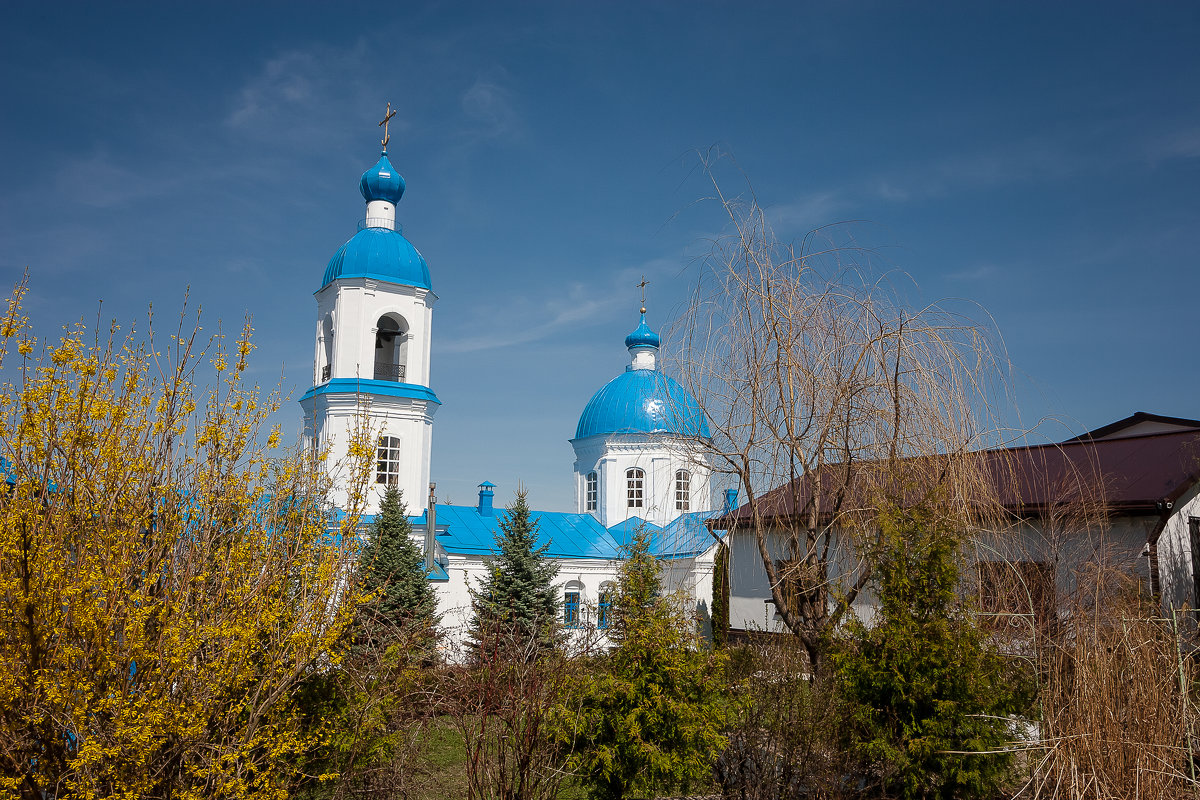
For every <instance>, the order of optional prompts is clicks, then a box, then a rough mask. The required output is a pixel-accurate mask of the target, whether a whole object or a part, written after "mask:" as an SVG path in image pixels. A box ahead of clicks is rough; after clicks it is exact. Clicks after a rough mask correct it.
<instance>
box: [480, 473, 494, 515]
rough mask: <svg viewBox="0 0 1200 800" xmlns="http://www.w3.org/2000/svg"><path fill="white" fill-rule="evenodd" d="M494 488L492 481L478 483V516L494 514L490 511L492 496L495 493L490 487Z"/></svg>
mask: <svg viewBox="0 0 1200 800" xmlns="http://www.w3.org/2000/svg"><path fill="white" fill-rule="evenodd" d="M495 488H496V484H494V483H492V482H491V481H484V482H483V483H481V484H479V508H478V510H479V516H481V517H491V516H495V512H493V511H492V498H493V497H494V496H495V494H496V493H495V492H493V491H492V489H495Z"/></svg>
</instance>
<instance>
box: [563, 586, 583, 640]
mask: <svg viewBox="0 0 1200 800" xmlns="http://www.w3.org/2000/svg"><path fill="white" fill-rule="evenodd" d="M582 598H583V584H582V583H580V582H579V581H571V582H570V583H568V584H567V586H566V589H565V590H564V591H563V625H564V626H565V627H568V628H578V627H579V626H580V624H581V623H582V622H583V609H582V607H581V606H580V601H581V599H582Z"/></svg>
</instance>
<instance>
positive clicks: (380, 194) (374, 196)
mask: <svg viewBox="0 0 1200 800" xmlns="http://www.w3.org/2000/svg"><path fill="white" fill-rule="evenodd" d="M358 189H359V191H361V192H362V196H363V198H364V199H365V200H366V201H367V202H368V203H369V202H371V201H372V200H386V201H387V202H389V203H391V204H392V205H396V204H397V203H399V202H400V198H401V197H403V196H404V178H402V177H401V176H400V173H399V172H397V171H396V168H395V167H393V166H392V162H391V161H388V157H387V150H384V151H383V152H382V153H380V154H379V161H377V162H376V163H375V166H373V167H371V168H370V169H369V170H367V171H366V172H364V173H363V175H362V180H360V181H359V182H358Z"/></svg>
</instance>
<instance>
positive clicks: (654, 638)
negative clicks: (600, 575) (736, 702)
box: [573, 530, 725, 800]
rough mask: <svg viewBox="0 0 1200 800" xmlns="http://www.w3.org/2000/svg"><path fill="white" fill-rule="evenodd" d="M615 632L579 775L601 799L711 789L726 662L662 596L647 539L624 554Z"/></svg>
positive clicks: (585, 730) (589, 717) (586, 723)
mask: <svg viewBox="0 0 1200 800" xmlns="http://www.w3.org/2000/svg"><path fill="white" fill-rule="evenodd" d="M612 615H613V616H612V622H611V626H610V628H609V636H610V637H611V639H612V641H613V643H614V644H615V647H614V649H613V651H612V653H611V654H610V658H609V663H608V669H607V671H606V672H605V673H603V674H600V675H598V676H596V677H594V678H593V679H592V680H591V681H590V683H589V685H588V686H587V687H586V689H585V691H584V699H583V703H582V705H583V713H582V714H581V715H580V717H579V724H578V727H577V729H576V731H575V732H574V736H575V737H577V741H578V749H577V751H576V756H575V758H574V763H573V766H574V767H575V769H576V771H577V773H578V774H579V775H580V776H581V778H582V779H583V781H584V782H585V783H586V784H587V785H588V789H589V794H590V795H591V796H592V797H594V798H596V799H597V800H619V799H620V798H623V797H625V796H627V795H628V794H630V793H632V792H636V793H638V795H640V796H652V795H653V793H654V792H656V791H657V790H661V789H670V788H678V789H680V790H682V791H684V792H686V790H687V789H688V787H689V786H691V785H692V784H694V783H697V782H701V781H704V780H706V779H707V778H708V777H709V776H710V775H711V772H712V764H713V761H714V759H715V758H716V757H717V755H718V754H719V753H720V752H721V749H722V748H723V747H724V745H725V740H724V737H723V736H722V735H721V725H720V713H719V712H720V706H719V703H720V697H721V688H722V687H721V680H720V678H721V675H722V667H723V665H724V661H725V659H724V655H723V654H720V653H710V652H706V651H704V650H703V649H701V647H700V643H699V641H698V637H697V636H696V632H695V626H694V624H693V622H692V621H691V620H690V619H688V618H687V617H686V616H685V615H684V614H683V613H681V605H680V604H679V603H677V602H676V599H675V598H673V597H670V596H667V597H664V596H663V595H662V582H661V579H660V577H659V569H658V562H657V561H656V560H655V559H654V556H653V555H651V553H650V539H649V534H648V533H647V532H646V531H645V530H642V531H639V532H638V533H636V534H635V536H634V539H633V541H632V543H631V544H630V545H629V546H628V548H627V550H626V558H625V560H624V561H623V562H622V564H621V570H620V575H619V578H618V584H617V597H616V602H615V604H614V608H613V609H612Z"/></svg>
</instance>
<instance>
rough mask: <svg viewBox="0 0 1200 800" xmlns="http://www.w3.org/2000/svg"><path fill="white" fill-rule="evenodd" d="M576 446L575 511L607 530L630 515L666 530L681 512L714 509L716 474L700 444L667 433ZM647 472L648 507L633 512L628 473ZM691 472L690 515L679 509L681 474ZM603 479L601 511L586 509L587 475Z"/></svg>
mask: <svg viewBox="0 0 1200 800" xmlns="http://www.w3.org/2000/svg"><path fill="white" fill-rule="evenodd" d="M571 444H572V446H573V447H574V448H575V476H574V477H575V508H576V510H577V511H578V512H579V513H581V514H582V513H591V514H592V515H593V516H595V517H596V519H597V520H599V521H600V524H601V525H603V526H605V527H606V528H609V527H612V526H613V525H616V524H618V523H620V522H624V521H625V520H627V519H629V518H630V517H641V518H642V519H644V520H646V521H647V522H650V523H652V524H654V525H658V526H660V527H662V526H665V525H667V524H669V523H670V522H671V521H672V520H674V519H676V518H678V517H679V516H680V515H681V514H684V513H691V512H695V511H711V510H712V487H711V482H712V470H711V468H710V467H709V465H708V461H707V460H706V459H705V458H704V456H703V454H702V453H700V452H699V451H698V449H697V448H696V447H695V444H694V443H693V442H691V441H690V440H687V439H681V438H679V437H674V436H666V435H662V434H644V435H637V436H635V435H622V434H611V435H608V436H590V437H588V438H586V439H576V440H573V441H572V442H571ZM635 468H636V469H641V470H643V471H644V472H645V478H644V483H643V488H642V492H643V496H642V504H643V505H642V507H641V508H636V507H634V508H631V507H630V506H629V503H628V494H627V492H626V489H627V484H626V472H627V471H628V470H630V469H635ZM678 470H687V471H689V472H690V473H691V497H690V501H689V504H688V509H687V511H682V510H680V509H677V508H676V507H675V473H676V472H677V471H678ZM593 471H594V472H595V473H596V475H597V478H598V497H597V501H598V502H597V508H596V510H595V511H592V512H588V511H587V508H586V487H587V475H588V473H589V472H593Z"/></svg>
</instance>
